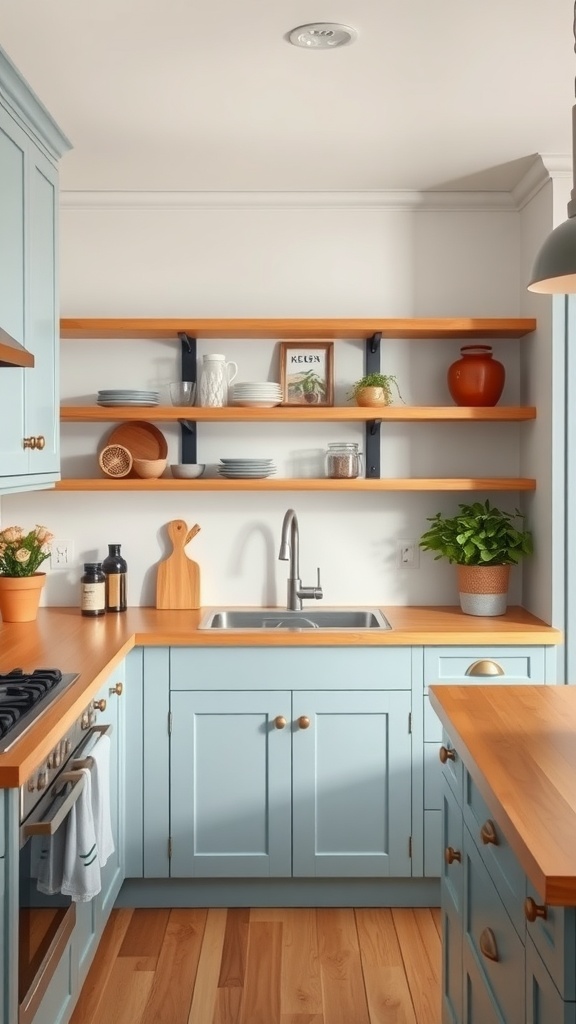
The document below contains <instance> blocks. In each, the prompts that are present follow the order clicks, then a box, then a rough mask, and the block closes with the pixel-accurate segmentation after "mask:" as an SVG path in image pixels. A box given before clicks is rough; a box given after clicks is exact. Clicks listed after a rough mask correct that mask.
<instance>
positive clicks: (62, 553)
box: [50, 540, 75, 569]
mask: <svg viewBox="0 0 576 1024" xmlns="http://www.w3.org/2000/svg"><path fill="white" fill-rule="evenodd" d="M74 564H75V561H74V541H73V540H53V541H52V550H51V552H50V568H51V569H69V568H70V566H72V565H74Z"/></svg>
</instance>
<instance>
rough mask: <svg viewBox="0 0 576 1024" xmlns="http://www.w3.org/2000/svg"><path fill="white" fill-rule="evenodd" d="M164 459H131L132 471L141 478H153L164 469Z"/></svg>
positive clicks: (160, 474)
mask: <svg viewBox="0 0 576 1024" xmlns="http://www.w3.org/2000/svg"><path fill="white" fill-rule="evenodd" d="M166 461H167V460H166V459H133V461H132V466H133V469H134V472H135V473H137V474H138V476H140V477H142V479H143V480H155V479H156V478H157V477H159V476H162V473H163V472H164V470H165V469H166Z"/></svg>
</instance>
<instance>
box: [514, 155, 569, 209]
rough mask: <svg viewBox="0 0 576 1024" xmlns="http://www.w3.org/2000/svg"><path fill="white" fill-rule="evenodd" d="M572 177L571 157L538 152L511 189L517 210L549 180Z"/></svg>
mask: <svg viewBox="0 0 576 1024" xmlns="http://www.w3.org/2000/svg"><path fill="white" fill-rule="evenodd" d="M571 177H572V159H571V157H569V156H566V154H563V153H540V154H538V155H537V156H535V158H534V163H533V164H532V165H531V167H529V169H528V170H527V172H526V174H524V176H523V177H522V178H521V179H520V181H519V182H518V184H517V185H515V186H514V188H513V189H512V193H511V195H512V197H513V201H514V204H515V208H516V209H517V210H522V209H523V208H524V207H525V206H526V205H527V203H529V202H530V200H531V199H533V198H534V196H536V195H537V194H538V192H540V189H542V188H544V186H545V185H547V184H548V182H549V181H555V180H556V181H557V180H559V179H563V178H571Z"/></svg>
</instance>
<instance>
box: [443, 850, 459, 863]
mask: <svg viewBox="0 0 576 1024" xmlns="http://www.w3.org/2000/svg"><path fill="white" fill-rule="evenodd" d="M444 860H445V861H446V863H447V864H453V863H454V861H455V860H456V861H458V863H459V864H461V863H462V854H461V853H460V850H455V849H454V847H453V846H447V847H446V849H445V850H444Z"/></svg>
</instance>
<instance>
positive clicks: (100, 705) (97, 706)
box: [92, 697, 106, 711]
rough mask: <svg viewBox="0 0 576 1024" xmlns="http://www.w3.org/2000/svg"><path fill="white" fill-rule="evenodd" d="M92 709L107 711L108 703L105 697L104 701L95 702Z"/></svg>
mask: <svg viewBox="0 0 576 1024" xmlns="http://www.w3.org/2000/svg"><path fill="white" fill-rule="evenodd" d="M92 707H93V708H95V710H96V711H106V701H105V699H104V697H103V698H102V700H93V701H92Z"/></svg>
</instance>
